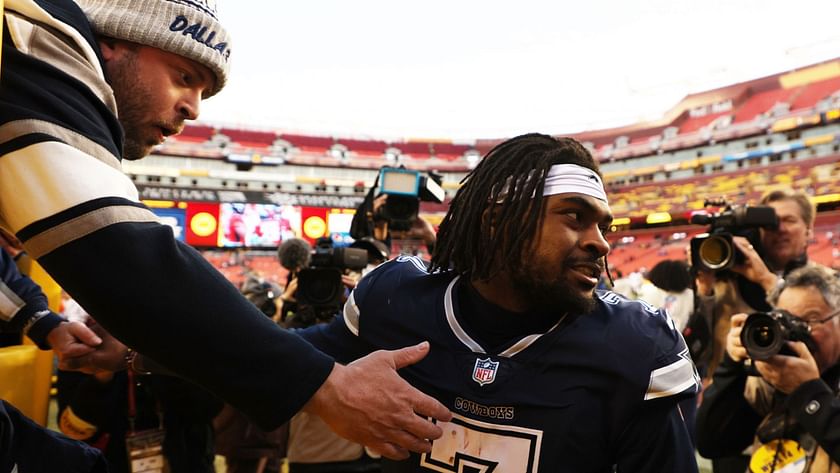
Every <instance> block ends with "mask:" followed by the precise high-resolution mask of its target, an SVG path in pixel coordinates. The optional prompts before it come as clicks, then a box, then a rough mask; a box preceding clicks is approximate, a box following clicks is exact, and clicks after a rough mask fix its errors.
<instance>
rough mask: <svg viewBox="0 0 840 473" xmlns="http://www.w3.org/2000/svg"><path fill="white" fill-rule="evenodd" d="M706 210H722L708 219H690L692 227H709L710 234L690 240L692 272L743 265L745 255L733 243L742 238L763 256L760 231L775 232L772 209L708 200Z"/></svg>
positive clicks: (776, 217)
mask: <svg viewBox="0 0 840 473" xmlns="http://www.w3.org/2000/svg"><path fill="white" fill-rule="evenodd" d="M704 205H705V206H706V207H708V206H717V207H724V210H723V211H721V212H719V213H715V214H711V215H700V214H697V215H692V217H691V223H694V224H700V225H709V231H708V232H707V233H703V234H700V235H697V236H696V237H694V238H692V239H691V265H692V266H693V267H694V268H695V269H705V270H711V271H724V270H727V269H729V268H731V267H732V266H734V265H736V264H741V263H743V262H744V255H743V254H742V253H741V251H740V250H738V247H737V246H735V244H734V243H733V241H732V238H733V237H735V236H742V237H745V238H746V239H747V240H748V241H749V242H750V244H751V245H752V246H753V247H754V248H755V249H756V252H758V254H759V256H762V252H763V250H762V248H761V236H760V234H759V229H760V228H765V229H776V228H778V227H779V217H778V216H776V210H775V209H773V207H769V206H764V205H755V206H749V205H741V206H731V205H727V204H726V202H724V201H710V200H707V201H706V202H705V204H704Z"/></svg>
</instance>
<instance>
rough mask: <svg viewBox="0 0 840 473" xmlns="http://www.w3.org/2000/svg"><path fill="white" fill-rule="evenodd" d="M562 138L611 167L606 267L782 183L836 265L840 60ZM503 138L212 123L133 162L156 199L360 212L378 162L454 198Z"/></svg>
mask: <svg viewBox="0 0 840 473" xmlns="http://www.w3.org/2000/svg"><path fill="white" fill-rule="evenodd" d="M372 131H375V130H372ZM535 131H546V130H535ZM565 136H572V137H574V138H576V139H578V140H579V141H581V142H583V143H584V144H585V146H587V147H588V148H589V149H590V150H591V151H592V152H593V155H594V156H595V157H596V159H597V160H598V161H599V162H600V163H601V171H602V173H603V175H604V178H605V182H606V184H607V186H608V192H609V194H610V197H611V206H612V209H613V212H614V214H615V216H616V220H615V221H614V225H613V230H614V233H613V235H612V236H611V239H612V240H613V243H614V246H615V252H614V253H613V256H612V257H611V261H610V263H611V265H613V266H614V267H618V268H620V269H622V270H623V271H624V272H629V271H632V270H636V269H638V268H640V267H647V268H649V267H651V266H652V264H653V263H655V262H656V261H658V260H659V259H662V258H666V257H668V258H673V257H684V256H685V248H686V247H687V245H688V238H690V237H691V236H692V235H694V234H696V233H699V232H701V231H703V230H704V229H703V228H702V227H697V226H688V223H689V221H690V218H691V215H692V214H694V213H697V212H714V211H718V210H720V208H717V207H710V208H707V207H706V206H705V205H704V202H705V200H706V199H709V198H714V199H725V200H726V201H727V202H729V203H732V204H744V203H750V202H753V203H754V202H755V201H757V200H758V198H759V196H760V195H762V194H763V193H765V192H767V191H770V190H773V189H777V188H796V189H802V190H805V191H806V192H808V193H809V194H810V195H812V196H813V200H814V202H815V204H817V206H818V219H817V230H818V231H817V232H816V233H817V235H816V236H817V241H816V242H815V244H814V245H812V253H813V255H812V256H813V257H814V258H815V259H817V260H819V261H821V262H823V263H825V264H828V265H831V266H835V265H836V264H840V258H838V253H840V251H837V250H836V247H837V241H836V240H837V238H836V237H835V235H840V223H838V222H839V221H840V217H838V216H837V215H838V214H836V213H835V212H834V209H835V208H836V207H838V206H840V179H838V177H840V58H836V59H832V60H828V61H824V62H822V63H818V64H813V65H811V66H807V67H803V68H800V69H797V70H792V71H786V72H782V73H778V74H774V75H771V76H767V77H761V78H758V79H754V80H750V81H747V82H742V83H738V84H733V85H729V86H726V87H721V88H718V89H714V90H709V91H705V92H701V93H695V94H691V95H688V96H686V97H685V98H684V99H683V100H681V101H680V102H679V103H678V104H677V105H675V106H674V107H673V108H672V109H671V110H669V111H667V112H666V113H665V114H664V115H663V117H662V118H661V119H659V120H656V121H653V122H646V123H636V124H632V125H628V126H623V127H618V128H610V129H603V130H590V131H586V132H580V133H572V134H567V135H565ZM502 139H503V137H499V138H495V139H476V140H474V141H470V142H453V141H446V140H404V141H385V140H379V139H362V138H358V137H354V138H350V137H338V136H309V135H300V134H290V133H285V132H283V131H282V130H273V129H265V128H259V127H257V126H254V127H248V128H235V127H229V126H221V125H212V124H206V123H202V124H197V125H188V126H187V127H186V128H185V130H184V132H183V133H182V134H180V135H178V136H173V137H170V138H168V139H167V141H166V142H165V143H163V144H162V145H160V146H158V147H157V148H156V149H155V151H154V152H153V155H152V156H150V157H149V158H146V159H145V160H143V161H139V162H124V164H123V166H124V169H125V171H126V172H127V173H128V174H129V175H130V176H131V177H132V179H134V181H135V184H137V186H138V189H139V190H140V192H141V196H142V198H144V199H146V200H148V201H149V202H152V203H153V204H154V203H157V202H175V203H176V205H180V204H181V203H183V202H190V201H201V202H205V203H207V202H214V201H216V202H258V203H259V202H261V203H267V204H271V203H273V204H282V205H293V206H294V205H303V206H314V207H324V208H331V209H337V208H343V209H352V208H355V207H356V206H357V205H358V203H360V202H361V200H362V198H363V196H364V194H365V193H366V191H367V188H368V187H369V186H371V185H372V184H373V182H374V179H375V178H376V175H377V170H378V169H379V168H380V167H382V166H400V165H402V166H405V167H407V168H409V169H416V170H419V171H429V170H435V171H437V172H440V173H441V174H442V175H443V177H444V186H443V187H444V189H445V190H446V191H447V195H448V196H449V197H451V196H452V195H453V194H454V192H455V191H456V190H457V187H458V184H457V183H458V182H459V181H460V180H461V178H463V176H465V175H466V173H467V172H469V170H470V169H472V168H473V167H474V166H475V165H476V163H477V162H478V161H479V160H480V157H481V156H482V155H483V154H485V153H486V152H487V151H488V150H489V149H490V148H492V146H494V145H495V144H497V143H498V142H500V141H501V140H502ZM166 205H168V204H166ZM152 206H153V207H154V206H155V205H152ZM445 208H446V203H444V204H442V205H426V204H425V203H424V205H423V207H421V211H422V212H424V213H425V214H426V215H427V216H429V217H430V218H431V219H432V220H436V219H437V218H439V216H440V215H441V214H442V213H443V212H444V211H445ZM622 241H624V242H627V241H633V242H634V244H633V245H625V244H623V243H622ZM835 263H836V264H835Z"/></svg>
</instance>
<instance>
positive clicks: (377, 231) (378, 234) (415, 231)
mask: <svg viewBox="0 0 840 473" xmlns="http://www.w3.org/2000/svg"><path fill="white" fill-rule="evenodd" d="M387 202H388V194H382V195H380V196H379V197H377V198H376V199H374V201H373V213H374V231H373V237H374V238H375V239H377V240H379V241H382V242H383V243H384V244H385V245H386V246H388V247H390V246H391V241H392V240H415V241H422V242H423V244H425V245H426V250H427V251H428V253H429V254H430V255H431V254H432V253H433V252H434V251H435V242H437V234H436V233H435V229H434V227H433V226H432V224H431V223H429V222H428V221H427V220H426V219H424V218H423V217H421V216H419V215H418V216H417V218H415V219H414V220H413V221H412V222H411V227H410V228H409V229H407V230H395V229H392V228H389V225H388V223H389V222H388V219H386V218H383V217H382V210H381V209H382V207H383V206H384V205H385V204H386V203H387Z"/></svg>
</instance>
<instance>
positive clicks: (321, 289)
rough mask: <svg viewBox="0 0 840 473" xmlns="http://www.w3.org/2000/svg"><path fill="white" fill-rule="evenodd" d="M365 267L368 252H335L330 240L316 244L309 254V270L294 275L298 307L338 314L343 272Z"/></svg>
mask: <svg viewBox="0 0 840 473" xmlns="http://www.w3.org/2000/svg"><path fill="white" fill-rule="evenodd" d="M367 264H368V253H367V250H364V249H361V248H334V247H333V245H332V241H331V240H330V239H329V238H324V239H321V240H319V241H318V243H317V244H316V246H315V249H314V250H313V252H312V258H311V260H310V263H309V267H307V268H304V269H302V270H301V271H300V272H299V273H298V275H297V278H298V287H297V292H296V293H295V299H297V302H298V306H299V307H304V306H308V307H312V308H314V309H315V310H316V312H324V311H333V312H335V311H338V310H339V309H340V308H341V296H342V295H343V294H344V284H343V283H342V282H341V275H342V274H344V270H345V269H351V270H361V269H363V268H364V267H365V266H367Z"/></svg>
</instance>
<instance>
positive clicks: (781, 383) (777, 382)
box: [755, 342, 820, 394]
mask: <svg viewBox="0 0 840 473" xmlns="http://www.w3.org/2000/svg"><path fill="white" fill-rule="evenodd" d="M787 344H788V347H790V348H791V349H792V350H793V351H794V352H795V353H796V356H785V355H775V356H772V357H770V358H768V359H767V360H765V361H756V362H755V367H756V369H758V372H759V373H761V377H762V378H764V379H765V380H766V381H767V382H768V383H770V384H772V385H773V387H775V388H776V389H778V390H779V391H781V392H783V393H785V394H790V393H791V392H793V391H794V390H795V389H796V388H798V387H799V386H800V385H801V384H802V383H804V382H806V381H811V380H813V379H818V378H819V377H820V370H819V368H817V362H816V361H815V360H814V357H813V356H812V355H811V352H810V351H809V350H808V347H807V346H806V345H805V344H804V343H802V342H787Z"/></svg>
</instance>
